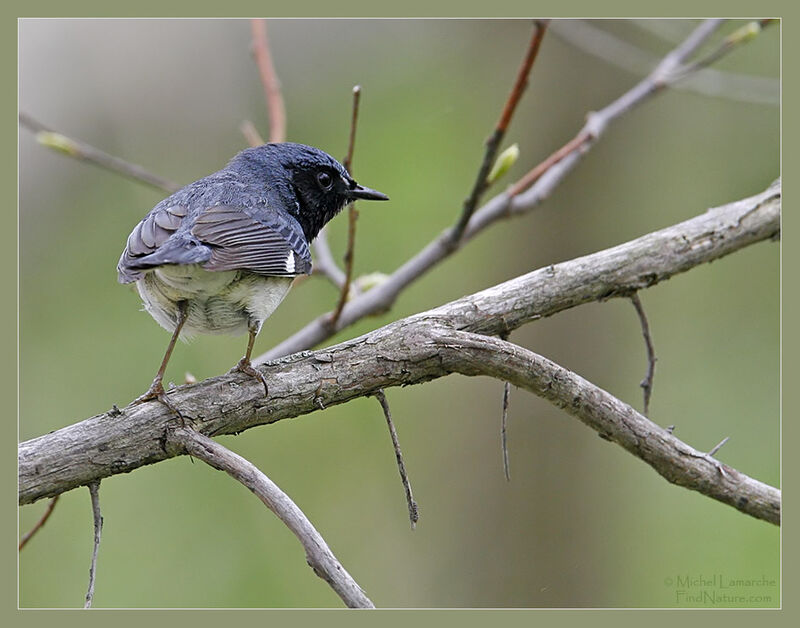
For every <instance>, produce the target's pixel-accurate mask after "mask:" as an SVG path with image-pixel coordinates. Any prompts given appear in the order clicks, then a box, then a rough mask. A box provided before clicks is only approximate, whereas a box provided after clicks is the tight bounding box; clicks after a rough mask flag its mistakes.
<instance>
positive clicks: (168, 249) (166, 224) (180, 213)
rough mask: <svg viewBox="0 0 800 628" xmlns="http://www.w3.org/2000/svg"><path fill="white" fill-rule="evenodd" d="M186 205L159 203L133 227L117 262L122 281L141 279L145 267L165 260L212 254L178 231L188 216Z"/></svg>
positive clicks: (196, 259)
mask: <svg viewBox="0 0 800 628" xmlns="http://www.w3.org/2000/svg"><path fill="white" fill-rule="evenodd" d="M186 212H187V210H186V207H184V206H182V205H173V206H166V207H157V208H156V209H154V210H153V211H151V212H150V213H149V214H147V216H145V217H144V218H143V219H142V221H141V222H140V223H139V224H138V225H136V227H134V229H133V231H132V232H131V234H130V235H129V236H128V242H127V244H126V246H125V250H124V251H123V252H122V256H121V257H120V259H119V263H118V264H117V272H118V273H119V281H120V282H121V283H130V282H132V281H136V280H137V279H141V277H142V274H143V273H142V271H143V270H146V269H148V268H154V267H156V266H161V265H163V264H198V263H202V262H204V261H206V260H207V259H208V258H209V257H210V251H209V250H208V249H207V248H206V247H203V246H198V244H199V243H197V242H189V241H187V239H186V238H183V237H180V236H178V235H176V231H177V230H178V228H179V227H180V226H181V223H182V222H183V219H184V218H185V217H186Z"/></svg>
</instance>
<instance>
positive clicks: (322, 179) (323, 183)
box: [317, 172, 333, 190]
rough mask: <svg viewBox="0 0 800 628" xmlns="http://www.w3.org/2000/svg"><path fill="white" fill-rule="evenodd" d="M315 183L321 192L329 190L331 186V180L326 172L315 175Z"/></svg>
mask: <svg viewBox="0 0 800 628" xmlns="http://www.w3.org/2000/svg"><path fill="white" fill-rule="evenodd" d="M317 183H319V186H320V187H321V188H322V189H323V190H330V189H331V186H332V185H333V178H332V177H331V175H329V174H328V173H327V172H320V173H319V174H317Z"/></svg>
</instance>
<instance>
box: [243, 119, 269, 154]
mask: <svg viewBox="0 0 800 628" xmlns="http://www.w3.org/2000/svg"><path fill="white" fill-rule="evenodd" d="M239 130H240V131H241V132H242V135H244V139H245V140H247V143H248V144H249V145H250V147H251V148H254V147H256V146H261V145H262V144H263V143H264V138H263V137H261V133H259V132H258V129H257V128H256V125H255V124H253V123H252V121H250V120H242V123H241V124H240V125H239Z"/></svg>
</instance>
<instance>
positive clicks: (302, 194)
mask: <svg viewBox="0 0 800 628" xmlns="http://www.w3.org/2000/svg"><path fill="white" fill-rule="evenodd" d="M234 163H236V164H239V165H247V166H248V167H249V168H250V169H251V170H255V171H256V174H257V175H258V176H259V177H260V178H261V177H263V179H262V180H263V181H264V183H265V184H266V185H267V187H270V188H273V189H275V190H277V191H278V192H279V194H281V196H282V197H283V198H284V199H285V200H286V201H288V202H287V203H285V205H289V206H288V207H286V209H287V211H288V212H289V213H290V214H292V215H293V216H294V217H295V218H296V219H297V222H299V223H300V226H301V227H302V228H303V232H304V233H305V236H306V238H307V239H308V241H309V242H310V241H311V240H313V239H314V238H315V237H316V236H317V234H318V233H319V231H320V229H322V227H324V226H325V225H326V224H327V222H328V221H329V220H330V219H331V218H333V217H334V216H335V215H336V214H338V213H339V212H340V211H341V210H342V208H344V206H345V205H347V204H348V203H352V202H353V201H355V200H358V199H364V200H371V201H388V200H389V197H388V196H386V195H385V194H382V193H381V192H378V191H376V190H371V189H370V188H367V187H364V186H362V185H359V184H358V183H356V181H355V180H354V179H353V178H352V177H351V176H350V174H349V173H348V172H347V170H345V168H344V166H342V164H340V163H339V162H338V161H336V159H334V158H333V157H331V156H330V155H329V154H328V153H326V152H324V151H321V150H319V149H318V148H314V147H312V146H306V145H304V144H294V143H291V142H281V143H273V144H264V145H263V146H257V147H255V148H249V149H247V150H244V151H242V152H241V153H239V154H238V155H237V156H236V157H235V158H234V160H233V161H232V162H231V164H232V165H233V164H234ZM287 197H288V198H287Z"/></svg>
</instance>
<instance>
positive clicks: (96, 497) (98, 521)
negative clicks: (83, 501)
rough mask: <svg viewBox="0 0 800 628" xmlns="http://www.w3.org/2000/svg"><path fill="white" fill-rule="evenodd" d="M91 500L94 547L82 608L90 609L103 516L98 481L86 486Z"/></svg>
mask: <svg viewBox="0 0 800 628" xmlns="http://www.w3.org/2000/svg"><path fill="white" fill-rule="evenodd" d="M88 488H89V495H90V496H91V498H92V519H93V521H94V546H93V548H92V564H91V565H90V566H89V588H88V590H87V591H86V601H85V603H84V605H83V608H91V607H92V601H93V600H94V582H95V576H96V575H97V552H98V550H99V549H100V536H101V535H102V532H103V516H102V515H101V514H100V481H99V480H98V481H96V482H91V483H90V484H89V485H88Z"/></svg>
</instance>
